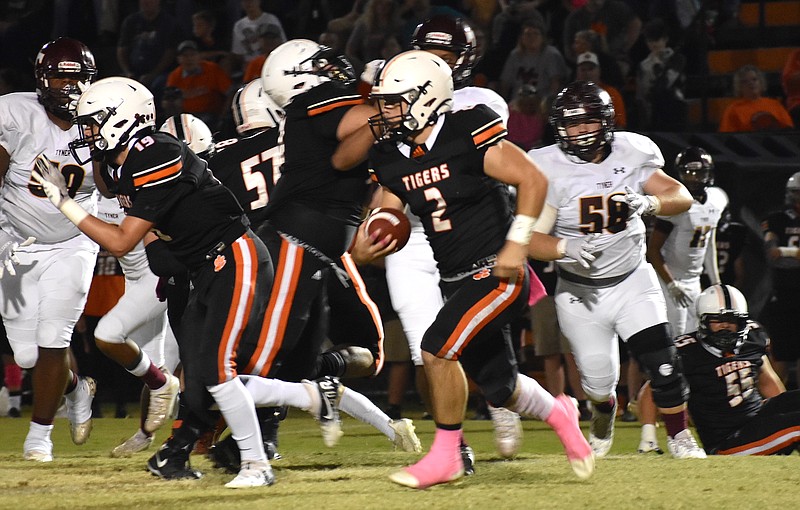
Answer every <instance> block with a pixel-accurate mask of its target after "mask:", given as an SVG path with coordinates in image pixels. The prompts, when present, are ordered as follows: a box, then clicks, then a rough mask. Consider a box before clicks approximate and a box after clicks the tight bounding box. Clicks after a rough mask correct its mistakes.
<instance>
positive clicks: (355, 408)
mask: <svg viewBox="0 0 800 510" xmlns="http://www.w3.org/2000/svg"><path fill="white" fill-rule="evenodd" d="M339 409H340V410H341V411H344V412H345V413H347V414H349V415H350V416H352V417H353V418H355V419H357V420H359V421H362V422H364V423H366V424H368V425H372V426H373V427H375V428H376V429H378V430H379V431H381V433H383V435H385V436H386V437H388V438H389V439H390V440H392V441H394V429H393V428H392V427H390V426H389V422H390V421H391V418H389V416H387V415H386V413H384V412H383V411H381V409H380V408H379V407H378V406H376V405H375V404H373V403H372V401H371V400H370V399H368V398H367V397H365V396H364V395H362V394H361V393H359V392H357V391H354V390H351V389H350V388H347V387H345V388H344V392H343V393H342V399H341V400H340V401H339Z"/></svg>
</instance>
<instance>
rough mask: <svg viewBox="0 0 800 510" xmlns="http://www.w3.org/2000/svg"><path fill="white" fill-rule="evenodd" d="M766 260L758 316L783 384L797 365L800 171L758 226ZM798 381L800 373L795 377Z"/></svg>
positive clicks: (799, 357) (799, 347) (799, 353)
mask: <svg viewBox="0 0 800 510" xmlns="http://www.w3.org/2000/svg"><path fill="white" fill-rule="evenodd" d="M761 228H762V232H763V235H764V242H765V248H766V256H767V261H768V264H769V267H770V272H771V273H772V297H771V299H770V300H769V301H768V302H767V304H766V305H765V306H764V310H763V311H762V314H761V316H760V318H761V320H762V322H763V323H764V326H765V327H766V328H767V330H768V331H769V332H770V335H771V336H772V349H771V359H772V362H773V365H774V366H775V371H776V372H777V373H778V376H779V377H780V378H781V380H782V381H784V383H785V382H786V380H787V378H788V376H789V364H790V363H795V364H800V363H798V362H800V339H798V334H797V328H795V327H794V325H793V324H792V321H789V320H786V318H787V317H793V316H794V314H796V313H797V310H800V247H799V244H798V237H797V232H798V231H800V172H797V173H795V174H794V175H792V176H791V177H789V180H788V181H787V182H786V204H785V208H784V209H783V210H782V211H779V212H776V213H773V214H770V215H769V216H767V218H766V219H765V220H764V221H763V222H762V224H761ZM797 378H798V380H800V373H798V375H797Z"/></svg>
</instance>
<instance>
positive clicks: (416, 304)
mask: <svg viewBox="0 0 800 510" xmlns="http://www.w3.org/2000/svg"><path fill="white" fill-rule="evenodd" d="M411 45H412V47H413V48H414V49H417V50H424V51H427V52H430V53H432V54H434V55H436V56H438V57H441V58H442V60H444V61H445V62H447V64H448V65H449V66H450V68H451V70H452V77H453V85H454V88H455V90H454V92H453V104H452V110H453V111H458V110H466V109H469V108H472V107H474V106H476V105H479V104H484V105H487V106H488V107H489V108H491V109H492V110H494V112H495V113H497V114H498V115H499V116H500V118H501V119H502V121H503V123H504V124H505V123H506V122H507V121H508V105H507V104H506V102H505V100H503V98H502V97H500V95H499V94H498V93H497V92H495V91H493V90H491V89H487V88H483V87H473V86H471V85H470V84H471V82H472V70H473V67H474V66H475V64H476V63H477V54H478V48H477V40H476V38H475V33H474V32H473V30H472V28H471V27H470V26H469V23H467V21H466V20H465V19H464V18H456V17H453V16H449V15H444V14H442V15H437V16H433V17H431V18H430V19H427V20H426V21H424V22H423V23H420V24H419V25H418V26H417V28H416V30H414V34H413V37H412V40H411ZM406 214H407V215H408V219H409V221H410V222H411V236H410V238H409V242H408V243H407V244H406V246H405V247H404V248H403V249H402V250H399V251H397V252H395V253H392V254H390V255H389V256H387V257H386V282H387V284H388V286H389V293H390V296H391V300H392V306H393V307H394V309H395V310H396V311H397V314H398V316H399V317H400V321H401V323H402V325H403V331H404V332H405V334H406V339H407V340H408V344H409V350H410V352H411V360H412V362H413V363H414V365H415V367H416V371H415V376H416V385H417V390H418V392H419V393H420V395H421V398H422V401H423V403H425V405H426V407H427V408H428V410H430V405H429V402H430V398H429V395H428V391H429V388H428V384H427V380H426V379H425V371H424V370H423V369H422V350H421V348H420V344H421V343H422V336H423V334H424V333H425V330H427V329H428V327H429V326H430V325H431V324H432V323H433V321H434V319H435V318H436V315H437V314H438V313H439V310H440V309H441V308H442V305H443V303H444V301H443V299H442V291H441V289H440V288H439V278H440V276H439V270H438V269H437V267H436V260H435V259H434V257H433V251H432V250H431V247H430V244H429V243H428V240H427V238H426V237H425V231H424V229H423V227H422V222H421V221H420V219H419V218H418V217H417V216H415V215H414V214H413V213H411V212H410V211H407V212H406ZM489 411H490V414H491V416H492V420H493V422H494V423H495V444H496V446H497V450H498V452H499V453H500V454H501V455H502V456H504V457H512V456H513V455H514V454H516V452H517V451H518V449H519V447H520V445H521V443H522V426H521V424H520V419H519V415H517V414H515V413H513V412H510V411H508V410H506V409H503V408H496V407H493V406H490V407H489ZM462 448H463V450H464V459H465V462H466V464H467V465H466V466H465V469H466V473H467V474H471V473H472V472H473V471H474V467H473V466H472V465H471V464H472V460H471V459H473V458H474V453H472V451H471V449H470V448H469V447H468V446H467V445H466V444H465V445H463V446H462Z"/></svg>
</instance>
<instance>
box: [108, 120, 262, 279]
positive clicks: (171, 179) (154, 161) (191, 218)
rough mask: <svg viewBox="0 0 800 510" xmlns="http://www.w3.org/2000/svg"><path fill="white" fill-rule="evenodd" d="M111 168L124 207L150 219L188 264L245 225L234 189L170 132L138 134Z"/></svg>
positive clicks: (199, 260)
mask: <svg viewBox="0 0 800 510" xmlns="http://www.w3.org/2000/svg"><path fill="white" fill-rule="evenodd" d="M110 171H111V172H112V177H113V178H114V179H113V180H114V181H115V182H116V186H115V187H116V190H117V191H116V192H117V196H118V198H119V200H120V204H122V206H123V207H124V208H125V209H126V213H127V214H128V215H129V216H135V217H137V218H142V219H143V220H147V221H149V222H152V223H153V224H154V228H155V230H156V234H157V235H158V236H159V237H160V238H161V239H163V240H164V241H166V242H167V246H168V247H169V249H170V251H171V252H172V253H173V255H175V257H176V258H177V259H178V260H179V261H180V262H181V263H182V264H184V265H186V266H187V267H189V268H190V269H191V268H195V267H197V266H198V265H200V264H202V263H203V262H204V261H205V260H206V255H207V254H208V253H209V251H211V250H212V249H213V248H214V247H215V246H217V244H218V243H220V242H224V243H226V244H229V243H231V242H233V241H235V240H236V239H238V238H239V237H240V236H241V235H242V234H244V232H245V231H246V229H247V227H246V226H245V224H244V223H243V221H242V219H243V218H242V215H243V211H242V208H241V206H240V205H239V202H238V201H237V200H236V198H235V197H234V196H233V194H231V192H230V191H229V190H228V189H227V188H226V187H225V186H223V185H222V184H221V183H220V182H219V181H218V180H217V179H216V178H214V176H213V175H212V174H211V172H210V171H209V170H208V167H207V164H206V162H205V161H203V160H202V159H200V158H199V157H197V156H196V155H195V154H194V152H192V151H191V149H189V146H188V145H186V144H185V143H183V142H181V141H179V140H178V139H176V138H175V137H174V136H172V135H170V134H168V133H163V132H155V133H152V134H150V135H146V136H143V137H142V138H140V139H138V140H137V141H136V142H135V143H133V144H132V145H131V147H130V152H129V153H128V156H127V158H126V160H125V163H124V164H123V165H122V166H121V167H120V168H119V169H116V170H110Z"/></svg>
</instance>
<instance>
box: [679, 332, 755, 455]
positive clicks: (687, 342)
mask: <svg viewBox="0 0 800 510" xmlns="http://www.w3.org/2000/svg"><path fill="white" fill-rule="evenodd" d="M768 345H769V336H768V335H767V333H766V331H765V330H764V328H762V327H761V326H760V325H759V324H758V323H757V322H754V321H750V322H749V324H748V335H747V340H745V342H744V343H743V344H742V345H741V346H740V347H739V349H738V352H736V353H733V354H728V355H722V354H720V353H718V352H715V351H716V350H715V349H714V348H712V347H710V346H708V344H705V343H703V342H701V341H699V340H698V339H697V333H696V332H695V333H689V334H688V335H683V336H679V337H678V338H676V339H675V346H676V347H677V348H678V353H679V354H680V356H681V362H682V363H683V374H684V376H685V377H686V379H687V380H688V381H689V387H690V388H691V394H690V396H689V413H690V414H691V415H692V420H694V423H695V425H696V426H697V432H698V434H699V435H700V440H701V441H702V443H703V446H704V447H705V448H707V449H708V448H713V447H714V446H715V445H717V444H719V442H720V441H722V440H723V439H725V438H726V437H728V436H729V435H730V434H731V433H733V432H734V431H736V430H738V429H739V428H741V427H742V425H743V424H744V422H746V421H747V420H748V419H750V418H751V417H752V416H754V415H755V414H756V413H757V412H758V411H759V409H761V406H762V405H763V397H762V395H761V393H760V392H759V391H758V377H759V373H760V370H761V365H762V364H763V361H762V357H763V356H764V355H765V354H766V353H767V346H768Z"/></svg>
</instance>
